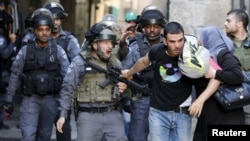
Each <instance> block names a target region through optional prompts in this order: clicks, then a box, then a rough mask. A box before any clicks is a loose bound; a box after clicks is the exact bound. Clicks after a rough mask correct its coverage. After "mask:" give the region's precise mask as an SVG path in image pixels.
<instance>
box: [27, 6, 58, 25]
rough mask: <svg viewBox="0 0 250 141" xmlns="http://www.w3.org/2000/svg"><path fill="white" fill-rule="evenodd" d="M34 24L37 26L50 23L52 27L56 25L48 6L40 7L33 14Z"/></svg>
mask: <svg viewBox="0 0 250 141" xmlns="http://www.w3.org/2000/svg"><path fill="white" fill-rule="evenodd" d="M31 19H32V26H33V28H36V27H37V26H41V25H48V26H50V27H51V28H52V27H53V25H54V19H53V16H52V13H51V12H50V11H49V10H48V9H46V8H38V9H37V10H35V11H34V12H33V14H32V15H31Z"/></svg>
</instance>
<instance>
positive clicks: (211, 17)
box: [169, 0, 231, 35]
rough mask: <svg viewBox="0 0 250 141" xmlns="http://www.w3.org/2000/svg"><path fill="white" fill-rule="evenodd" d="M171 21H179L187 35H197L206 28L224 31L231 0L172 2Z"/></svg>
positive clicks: (170, 9)
mask: <svg viewBox="0 0 250 141" xmlns="http://www.w3.org/2000/svg"><path fill="white" fill-rule="evenodd" d="M169 7H170V8H169V13H170V19H169V21H177V22H179V23H181V24H182V25H183V27H184V30H185V32H186V33H189V34H195V35H197V32H198V30H199V28H201V27H204V26H211V25H212V26H217V27H219V28H220V29H222V30H223V29H224V22H225V19H226V13H227V12H228V11H229V10H230V9H231V1H230V0H171V2H170V6H169Z"/></svg>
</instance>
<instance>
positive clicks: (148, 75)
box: [129, 34, 155, 100]
mask: <svg viewBox="0 0 250 141" xmlns="http://www.w3.org/2000/svg"><path fill="white" fill-rule="evenodd" d="M144 37H145V35H144V34H137V35H136V36H135V37H134V38H132V39H130V41H129V43H130V44H131V43H132V42H134V41H136V42H137V45H138V52H139V54H140V57H144V56H145V55H146V54H147V53H148V52H149V50H150V48H151V46H149V45H148V44H146V43H145V42H144V40H143V39H144ZM154 64H155V63H154V62H152V64H151V65H150V66H149V67H147V68H145V69H144V70H142V71H140V75H139V76H140V77H133V79H132V80H133V81H135V82H137V83H139V84H141V85H148V86H149V87H150V86H152V85H153V84H152V83H153V81H152V77H153V68H152V67H153V65H154ZM132 93H133V94H132V95H133V96H134V97H135V100H137V99H139V98H140V97H141V95H142V93H141V92H137V91H133V92H132Z"/></svg>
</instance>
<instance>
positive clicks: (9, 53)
mask: <svg viewBox="0 0 250 141" xmlns="http://www.w3.org/2000/svg"><path fill="white" fill-rule="evenodd" d="M0 6H1V7H3V8H4V2H3V1H0ZM0 9H1V8H0ZM0 15H1V18H0V105H2V104H3V102H4V99H5V97H4V95H5V93H6V88H7V86H8V82H9V77H10V67H11V64H12V61H13V57H14V54H15V50H16V45H15V43H16V35H15V34H9V32H10V28H11V27H10V26H9V25H10V24H12V23H13V18H12V17H11V15H10V14H9V13H8V12H7V11H6V10H4V9H2V10H0ZM8 128H9V127H8V126H7V125H5V124H4V110H3V108H2V107H1V108H0V129H8Z"/></svg>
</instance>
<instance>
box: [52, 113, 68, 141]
mask: <svg viewBox="0 0 250 141" xmlns="http://www.w3.org/2000/svg"><path fill="white" fill-rule="evenodd" d="M70 115H71V110H70V111H69V112H68V117H67V118H66V119H65V123H64V125H63V127H62V130H63V133H59V132H58V131H57V130H56V140H57V141H71V125H70ZM58 118H59V114H58V117H57V118H56V120H55V126H56V122H57V120H58Z"/></svg>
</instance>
